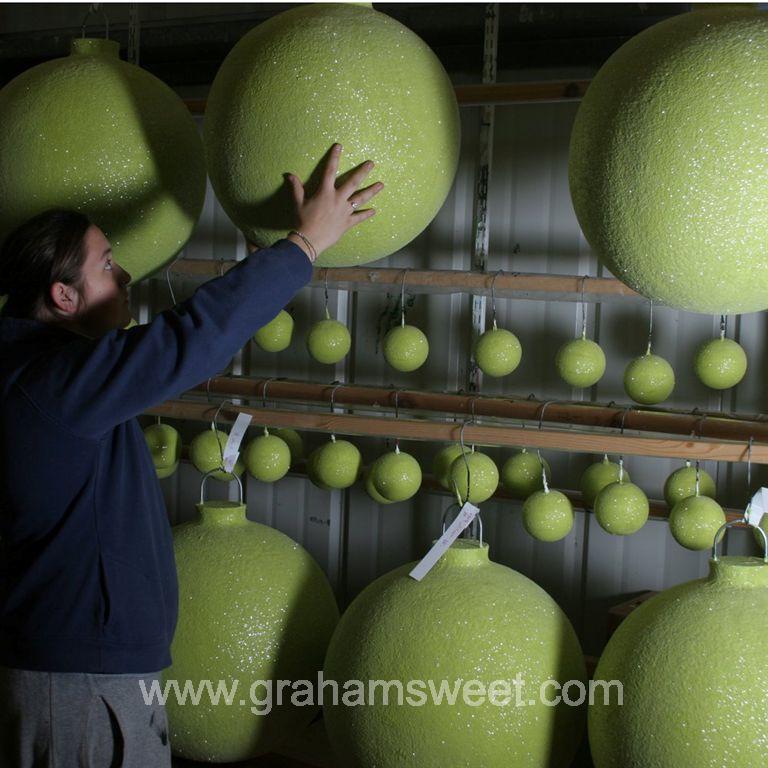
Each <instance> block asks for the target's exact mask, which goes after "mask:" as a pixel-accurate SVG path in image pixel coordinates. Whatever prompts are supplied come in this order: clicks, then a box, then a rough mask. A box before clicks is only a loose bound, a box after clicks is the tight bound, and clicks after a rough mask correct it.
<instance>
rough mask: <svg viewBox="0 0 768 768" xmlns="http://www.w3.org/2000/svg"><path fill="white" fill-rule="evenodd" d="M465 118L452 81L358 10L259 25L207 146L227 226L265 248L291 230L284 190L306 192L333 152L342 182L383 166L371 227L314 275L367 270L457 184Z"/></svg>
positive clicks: (220, 84)
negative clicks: (293, 185) (365, 168)
mask: <svg viewBox="0 0 768 768" xmlns="http://www.w3.org/2000/svg"><path fill="white" fill-rule="evenodd" d="M459 136H460V127H459V112H458V106H457V103H456V97H455V94H454V90H453V86H452V85H451V81H450V80H449V79H448V75H447V74H446V72H445V70H444V69H443V67H442V65H441V64H440V62H439V61H438V59H437V57H436V56H435V55H434V53H432V51H431V50H430V49H429V48H428V47H427V46H426V45H425V44H424V42H422V40H420V39H419V38H418V37H417V36H416V35H415V34H413V33H412V32H411V31H410V30H409V29H407V28H406V27H404V26H403V25H402V24H400V23H399V22H397V21H395V20H394V19H391V18H390V17H388V16H386V15H384V14H383V13H379V12H378V11H375V10H373V9H372V8H370V7H363V6H362V5H358V4H342V3H323V4H317V5H314V4H313V5H305V6H301V7H299V8H294V9H292V10H289V11H286V12H285V13H281V14H279V15H278V16H274V17H273V18H271V19H269V20H268V21H265V22H263V23H262V24H259V26H258V27H256V28H254V29H252V30H251V31H250V32H249V33H248V34H247V35H245V37H243V38H242V39H241V40H240V41H239V42H238V43H237V45H236V46H235V47H234V48H233V49H232V51H231V52H230V53H229V55H228V56H227V58H226V59H225V60H224V63H223V64H222V65H221V68H220V69H219V72H218V74H217V75H216V78H215V80H214V81H213V85H212V86H211V90H210V93H209V96H208V105H207V108H206V113H205V124H204V138H205V149H206V158H207V161H208V171H209V173H210V176H211V182H212V184H213V188H214V190H215V191H216V195H217V197H218V199H219V201H220V202H221V204H222V206H223V207H224V210H225V211H226V212H227V214H228V215H229V217H230V218H231V219H232V221H233V222H234V223H235V224H236V225H237V226H238V227H239V228H240V229H241V230H243V232H245V233H246V235H247V236H248V237H249V239H250V240H252V241H253V242H254V243H256V244H257V245H261V246H266V245H269V244H270V243H272V242H273V241H274V240H275V239H277V238H278V237H282V236H284V235H285V234H286V232H287V231H288V230H290V229H291V228H292V227H293V226H295V225H294V223H293V222H292V221H290V220H289V213H290V210H291V205H290V193H289V190H288V188H287V187H286V185H285V184H284V181H283V175H284V174H285V173H286V172H291V173H295V174H297V175H298V176H299V178H300V179H302V181H304V182H305V183H306V182H307V180H310V188H312V186H313V185H314V184H315V183H316V182H317V163H318V161H319V160H320V158H321V157H322V156H323V155H324V154H325V153H326V152H328V150H329V149H330V147H331V145H332V144H333V143H334V142H339V143H340V144H341V145H342V147H343V152H342V158H341V165H340V167H339V172H340V173H341V174H344V173H346V171H348V170H350V169H351V168H353V167H354V166H356V165H359V164H360V163H362V162H363V161H365V160H368V159H370V160H373V161H374V162H375V163H376V167H375V169H374V171H373V172H372V173H371V174H370V175H369V176H368V177H367V178H366V180H365V182H364V184H365V185H368V184H372V183H374V182H376V181H383V182H384V184H385V185H386V186H385V188H384V190H383V191H382V192H380V193H379V194H378V195H377V196H376V197H375V198H374V200H373V201H372V203H371V206H373V207H375V208H376V211H377V214H376V216H375V217H374V218H373V219H371V220H369V221H366V222H365V223H363V224H361V225H360V226H358V227H355V228H354V229H352V230H350V231H349V232H347V233H346V234H345V235H344V237H343V238H342V239H341V241H340V242H339V243H337V244H336V245H335V246H333V247H332V248H329V249H328V250H327V251H325V252H324V253H323V254H321V256H320V257H319V258H318V260H317V266H331V267H337V266H344V265H353V264H364V263H366V262H369V261H373V260H375V259H380V258H382V257H383V256H388V255H389V254H391V253H394V252H395V251H397V250H399V249H400V248H402V247H403V246H404V245H406V243H408V242H410V241H411V240H413V238H414V237H416V235H418V234H419V233H420V232H421V231H422V230H423V229H424V228H425V227H426V226H427V225H428V224H429V223H430V221H432V219H433V218H434V216H435V214H436V213H437V211H438V210H439V209H440V207H441V206H442V204H443V202H444V200H445V198H446V196H447V195H448V192H449V190H450V188H451V185H452V183H453V178H454V175H455V173H456V168H457V164H458V156H459Z"/></svg>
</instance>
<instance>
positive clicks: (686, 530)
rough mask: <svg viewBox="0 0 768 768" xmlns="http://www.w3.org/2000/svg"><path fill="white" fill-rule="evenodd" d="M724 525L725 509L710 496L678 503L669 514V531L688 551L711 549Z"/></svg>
mask: <svg viewBox="0 0 768 768" xmlns="http://www.w3.org/2000/svg"><path fill="white" fill-rule="evenodd" d="M723 525H725V512H723V508H722V507H721V506H720V505H719V504H718V503H717V502H716V501H715V500H714V499H710V498H709V497H708V496H689V497H688V498H687V499H683V500H682V501H678V502H677V504H675V506H674V507H673V508H672V512H670V514H669V530H670V532H671V533H672V536H673V537H674V539H675V541H676V542H677V543H678V544H680V545H681V546H683V547H685V548H686V549H692V550H696V551H698V550H702V549H710V548H711V547H712V544H713V542H714V540H715V534H716V533H717V532H718V531H719V530H720V527H721V526H723Z"/></svg>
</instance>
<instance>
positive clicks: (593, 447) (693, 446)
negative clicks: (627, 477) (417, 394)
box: [147, 400, 768, 464]
mask: <svg viewBox="0 0 768 768" xmlns="http://www.w3.org/2000/svg"><path fill="white" fill-rule="evenodd" d="M218 407H219V406H218V405H212V404H210V403H207V402H200V403H197V402H192V401H188V400H170V401H167V402H165V403H162V404H160V405H158V406H156V407H154V408H152V409H150V410H148V411H147V413H148V414H151V415H156V416H165V417H167V418H176V419H189V420H193V421H204V422H210V420H211V419H212V417H213V415H214V413H215V411H216V409H217V408H218ZM240 412H243V413H250V414H252V415H253V416H254V419H255V421H256V423H257V424H264V425H265V426H268V427H292V428H294V429H302V430H307V431H310V432H327V433H337V434H341V435H352V436H358V437H381V438H386V437H389V438H399V439H401V440H425V441H430V442H456V441H458V440H459V438H460V435H461V429H462V425H461V424H457V423H441V422H433V421H417V420H413V419H390V418H387V419H385V418H377V417H372V416H355V415H347V414H335V413H334V414H330V413H328V414H321V413H312V412H300V411H279V410H273V409H268V408H251V407H248V406H237V407H223V408H221V410H220V412H219V418H220V419H221V421H222V422H229V421H234V420H235V418H236V417H237V414H238V413H240ZM464 441H465V442H466V443H467V444H476V445H487V446H498V447H520V448H522V447H525V448H544V449H547V450H554V451H570V452H579V453H596V454H600V453H611V454H623V455H629V456H655V457H659V458H670V459H672V458H678V459H691V460H694V461H695V460H697V459H698V460H701V461H728V462H740V461H745V460H746V457H747V446H746V445H744V444H743V443H726V442H715V441H711V440H698V439H697V440H671V439H667V438H658V437H629V436H627V435H601V434H595V433H592V434H585V433H578V432H575V431H557V430H550V429H541V430H539V429H511V428H509V427H500V426H485V425H479V424H472V425H468V426H466V427H465V428H464ZM751 458H752V462H754V463H756V464H768V445H762V444H760V445H754V446H753V447H752V454H751Z"/></svg>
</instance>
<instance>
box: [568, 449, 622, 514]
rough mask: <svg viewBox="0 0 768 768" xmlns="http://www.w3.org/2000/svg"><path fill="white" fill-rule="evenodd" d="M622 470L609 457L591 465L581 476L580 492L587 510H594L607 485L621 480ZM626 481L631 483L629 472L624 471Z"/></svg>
mask: <svg viewBox="0 0 768 768" xmlns="http://www.w3.org/2000/svg"><path fill="white" fill-rule="evenodd" d="M620 470H621V468H620V467H619V465H618V464H617V463H616V462H614V461H610V460H609V459H608V457H607V456H605V457H604V458H603V460H602V461H598V462H595V463H594V464H590V465H589V466H588V467H587V468H586V469H585V470H584V472H583V474H582V475H581V480H580V481H579V490H580V491H581V501H582V503H583V504H584V508H585V509H592V508H593V507H594V505H595V499H596V498H597V494H598V493H600V491H602V490H603V488H605V486H606V485H610V484H611V483H616V482H618V480H619V473H620ZM624 480H626V481H627V482H629V480H630V477H629V472H627V470H626V469H625V470H624Z"/></svg>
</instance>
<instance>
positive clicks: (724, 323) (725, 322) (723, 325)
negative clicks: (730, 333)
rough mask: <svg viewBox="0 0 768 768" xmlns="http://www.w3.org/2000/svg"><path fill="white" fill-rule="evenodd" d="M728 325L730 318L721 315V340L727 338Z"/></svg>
mask: <svg viewBox="0 0 768 768" xmlns="http://www.w3.org/2000/svg"><path fill="white" fill-rule="evenodd" d="M727 325H728V318H727V317H726V316H725V315H720V339H721V341H722V339H724V338H725V331H726V328H727Z"/></svg>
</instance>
